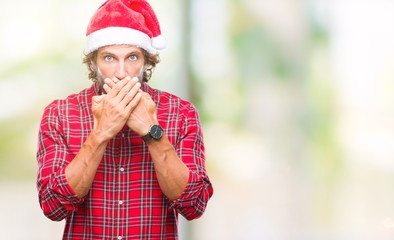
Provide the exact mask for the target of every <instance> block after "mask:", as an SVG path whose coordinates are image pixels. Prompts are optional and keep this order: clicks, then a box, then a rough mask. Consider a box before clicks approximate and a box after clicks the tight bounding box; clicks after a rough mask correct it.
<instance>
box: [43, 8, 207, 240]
mask: <svg viewBox="0 0 394 240" xmlns="http://www.w3.org/2000/svg"><path fill="white" fill-rule="evenodd" d="M164 47H165V42H164V39H163V37H162V36H161V33H160V27H159V23H158V21H157V18H156V16H155V14H154V12H153V10H152V8H151V7H150V5H149V4H148V3H147V2H146V1H142V0H108V1H107V2H105V3H104V4H103V5H102V6H101V7H100V8H99V9H98V10H97V12H96V13H95V14H94V15H93V17H92V19H91V21H90V23H89V26H88V30H87V48H86V50H85V54H86V57H85V59H84V62H85V63H86V64H87V65H88V68H89V69H90V74H89V77H90V78H92V79H93V80H94V84H93V85H92V87H90V88H88V89H85V90H83V91H81V92H80V93H78V94H73V95H70V96H69V97H68V98H66V99H64V100H56V101H54V102H52V103H51V104H50V105H49V106H48V107H47V108H46V109H45V111H44V114H43V117H42V121H41V125H40V132H39V144H38V152H37V161H38V167H39V169H38V177H37V188H38V191H39V201H40V205H41V208H42V210H43V212H44V214H45V215H46V216H47V217H48V218H50V219H52V220H55V221H60V220H62V219H66V227H65V230H64V235H63V239H177V238H178V237H177V222H178V213H181V214H182V215H183V216H184V217H186V218H187V219H188V220H191V219H195V218H198V217H200V216H201V215H202V214H203V212H204V210H205V207H206V204H207V202H208V200H209V198H210V197H211V196H212V193H213V189H212V186H211V183H210V181H209V178H208V176H207V173H206V170H205V155H204V145H203V139H202V132H201V124H200V120H199V116H198V113H197V110H196V109H195V107H194V106H193V105H192V104H190V103H188V102H186V101H184V100H182V99H180V98H178V97H176V96H174V95H171V94H169V93H166V92H162V91H159V90H156V89H152V88H151V87H149V86H148V85H147V81H148V79H149V78H150V75H151V73H152V70H153V68H154V67H155V66H156V64H157V63H158V61H159V60H158V54H157V51H156V50H160V49H163V48H164Z"/></svg>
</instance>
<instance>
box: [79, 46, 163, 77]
mask: <svg viewBox="0 0 394 240" xmlns="http://www.w3.org/2000/svg"><path fill="white" fill-rule="evenodd" d="M141 50H142V52H143V54H144V65H145V66H146V70H145V71H144V74H143V77H142V80H143V81H144V82H148V81H149V79H150V78H151V77H152V73H153V70H154V69H155V67H156V64H158V63H159V62H160V57H159V54H158V53H156V54H150V53H148V52H147V51H146V50H145V49H142V48H141ZM97 52H98V50H96V51H94V52H91V53H89V54H87V55H86V54H84V55H85V57H84V58H83V63H84V64H86V66H87V68H88V70H89V79H91V80H92V81H93V82H97Z"/></svg>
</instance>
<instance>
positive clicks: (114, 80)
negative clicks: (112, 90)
mask: <svg viewBox="0 0 394 240" xmlns="http://www.w3.org/2000/svg"><path fill="white" fill-rule="evenodd" d="M126 78H127V77H126ZM112 81H113V82H114V83H118V82H119V79H118V78H117V77H113V78H112Z"/></svg>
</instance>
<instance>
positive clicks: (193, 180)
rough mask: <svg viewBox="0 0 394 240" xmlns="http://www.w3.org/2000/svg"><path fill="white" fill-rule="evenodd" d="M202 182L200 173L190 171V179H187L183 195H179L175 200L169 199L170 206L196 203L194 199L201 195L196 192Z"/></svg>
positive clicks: (186, 205)
mask: <svg viewBox="0 0 394 240" xmlns="http://www.w3.org/2000/svg"><path fill="white" fill-rule="evenodd" d="M200 184H201V177H200V175H199V174H197V173H193V172H192V171H189V180H188V181H187V185H186V187H185V189H184V190H183V193H182V194H181V196H179V198H178V199H175V200H171V199H169V200H168V201H169V203H170V208H177V207H188V206H192V205H193V204H194V201H195V200H196V199H197V198H198V197H199V194H196V192H198V189H199V185H200Z"/></svg>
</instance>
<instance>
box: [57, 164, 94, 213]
mask: <svg viewBox="0 0 394 240" xmlns="http://www.w3.org/2000/svg"><path fill="white" fill-rule="evenodd" d="M65 171H66V168H62V169H61V170H60V171H59V172H58V173H57V174H56V175H55V176H54V181H53V186H52V189H53V191H54V192H55V193H56V194H57V196H58V200H59V201H60V202H61V204H62V205H63V206H64V208H65V209H66V210H67V211H70V210H73V209H75V208H77V207H78V205H79V204H81V203H82V202H83V201H84V200H85V198H86V196H85V197H83V198H80V197H79V196H78V195H77V194H76V193H75V192H74V190H73V189H72V188H71V186H70V185H69V184H68V181H67V179H66V174H65Z"/></svg>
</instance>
